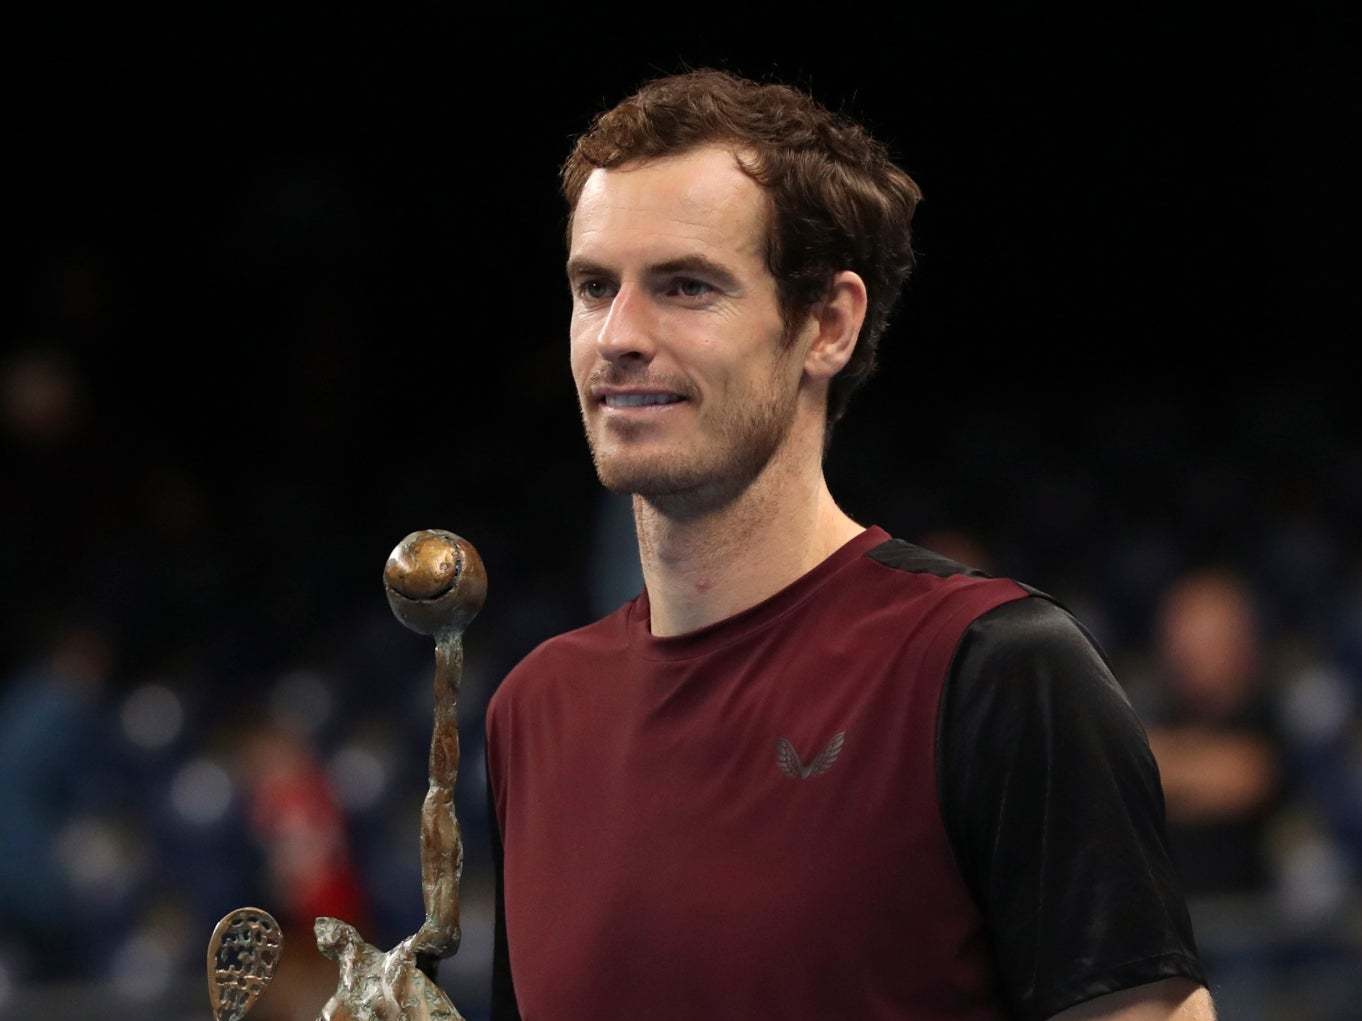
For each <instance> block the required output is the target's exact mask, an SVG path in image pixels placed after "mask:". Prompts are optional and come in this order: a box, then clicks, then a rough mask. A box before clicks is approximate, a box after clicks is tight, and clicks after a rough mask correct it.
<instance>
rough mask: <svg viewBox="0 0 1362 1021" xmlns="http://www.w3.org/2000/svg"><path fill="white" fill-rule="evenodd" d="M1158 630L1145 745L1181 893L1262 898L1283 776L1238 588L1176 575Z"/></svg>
mask: <svg viewBox="0 0 1362 1021" xmlns="http://www.w3.org/2000/svg"><path fill="white" fill-rule="evenodd" d="M1158 628H1159V632H1158V643H1159V661H1160V676H1161V679H1162V682H1163V684H1162V687H1161V689H1160V691H1159V693H1158V694H1159V696H1160V697H1159V698H1158V700H1157V701H1156V702H1155V704H1154V705H1153V706H1152V707H1151V708H1152V712H1149V713H1147V719H1148V723H1149V742H1150V745H1151V746H1152V747H1153V750H1154V755H1155V758H1156V759H1157V760H1158V763H1159V769H1160V772H1161V773H1162V776H1163V787H1164V796H1165V798H1166V800H1167V806H1168V826H1169V839H1170V841H1171V842H1172V845H1173V852H1174V855H1175V857H1176V858H1177V861H1178V864H1179V867H1180V868H1181V869H1182V873H1183V881H1184V882H1185V884H1186V887H1187V892H1188V894H1189V895H1191V896H1196V895H1198V894H1205V893H1263V892H1266V890H1267V889H1268V886H1269V883H1270V873H1269V867H1268V864H1267V858H1266V847H1267V824H1268V821H1269V819H1270V817H1271V814H1272V810H1273V808H1274V806H1275V805H1276V803H1277V796H1278V795H1279V793H1280V791H1281V785H1282V779H1283V774H1282V763H1281V753H1280V750H1279V747H1278V743H1277V739H1276V736H1275V735H1274V731H1273V719H1272V714H1271V708H1270V704H1269V702H1268V699H1267V692H1266V690H1265V688H1264V684H1263V677H1262V662H1261V660H1262V652H1261V642H1260V638H1259V633H1258V621H1257V618H1256V614H1255V610H1254V607H1253V604H1252V600H1251V597H1250V595H1249V592H1248V589H1247V587H1246V586H1245V585H1244V583H1243V582H1241V581H1240V580H1238V579H1237V578H1236V577H1234V576H1233V575H1231V574H1228V573H1224V572H1219V571H1200V572H1196V573H1193V574H1190V575H1186V576H1184V577H1183V578H1181V579H1179V580H1178V581H1177V582H1176V583H1175V584H1174V585H1173V587H1172V588H1171V589H1170V590H1169V592H1168V593H1167V594H1166V595H1165V596H1164V599H1163V601H1162V605H1161V607H1160V611H1159V621H1158Z"/></svg>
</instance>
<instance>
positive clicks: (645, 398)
mask: <svg viewBox="0 0 1362 1021" xmlns="http://www.w3.org/2000/svg"><path fill="white" fill-rule="evenodd" d="M683 400H685V398H684V397H682V396H681V395H680V394H673V393H624V394H606V395H605V396H604V397H603V398H602V399H601V403H602V404H604V405H605V406H606V407H607V408H646V407H650V406H652V405H656V404H679V403H680V402H681V401H683Z"/></svg>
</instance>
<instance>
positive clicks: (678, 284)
mask: <svg viewBox="0 0 1362 1021" xmlns="http://www.w3.org/2000/svg"><path fill="white" fill-rule="evenodd" d="M713 290H714V288H713V287H711V286H710V285H709V284H707V283H705V282H704V281H703V280H696V279H695V278H694V277H677V278H676V279H675V280H673V281H672V284H671V288H670V289H669V290H668V292H667V293H669V294H677V295H680V296H681V297H683V298H703V297H704V296H705V295H707V294H710V293H712V292H713Z"/></svg>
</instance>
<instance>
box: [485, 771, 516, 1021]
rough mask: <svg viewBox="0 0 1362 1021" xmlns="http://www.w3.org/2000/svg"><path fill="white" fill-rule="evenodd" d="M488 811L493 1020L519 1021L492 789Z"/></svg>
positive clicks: (501, 858) (502, 854)
mask: <svg viewBox="0 0 1362 1021" xmlns="http://www.w3.org/2000/svg"><path fill="white" fill-rule="evenodd" d="M484 754H485V752H484ZM490 766H491V764H490V762H489V763H488V767H489V768H488V770H487V775H488V776H489V777H490V776H491V775H492V773H491V768H490ZM489 786H490V784H489ZM487 812H488V814H489V815H490V816H491V819H490V820H489V821H490V823H491V825H490V826H489V827H488V830H489V832H490V833H491V837H492V867H493V869H494V870H495V872H496V911H497V919H496V928H495V936H494V937H493V939H494V942H493V944H492V1021H520V1006H519V1005H518V1004H517V1003H516V999H515V984H514V983H513V982H512V981H511V953H510V948H509V946H508V945H507V943H506V897H505V894H504V892H503V890H502V880H503V874H504V871H505V867H504V859H505V855H504V853H503V851H502V847H501V825H500V824H499V823H498V822H497V806H496V800H495V799H494V798H493V796H492V792H491V790H490V789H489V790H488V792H487Z"/></svg>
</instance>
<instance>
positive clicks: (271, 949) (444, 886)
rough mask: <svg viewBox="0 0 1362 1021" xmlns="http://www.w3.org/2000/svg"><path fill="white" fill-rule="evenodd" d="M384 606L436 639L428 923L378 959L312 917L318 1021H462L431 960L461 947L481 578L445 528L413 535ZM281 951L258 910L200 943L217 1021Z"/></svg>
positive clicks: (340, 927)
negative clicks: (462, 735)
mask: <svg viewBox="0 0 1362 1021" xmlns="http://www.w3.org/2000/svg"><path fill="white" fill-rule="evenodd" d="M383 586H384V589H385V590H386V592H387V595H388V605H389V606H391V607H392V611H393V613H394V614H395V615H396V616H397V619H398V620H400V621H401V622H402V623H403V624H405V625H406V626H407V627H409V628H411V629H412V630H413V631H416V632H418V633H420V634H423V635H431V636H432V637H434V639H435V726H434V731H433V732H432V734H431V738H430V786H429V788H428V789H427V791H426V800H425V803H424V804H423V805H422V807H421V893H422V897H423V899H424V901H425V908H426V920H425V922H424V923H423V924H422V926H421V928H420V929H418V930H417V931H416V932H415V933H414V934H413V935H411V936H408V937H407V938H406V939H404V940H403V941H402V942H401V943H399V944H398V945H397V946H395V947H393V949H391V950H389V951H388V952H387V953H384V952H382V951H380V950H378V949H377V948H375V947H373V946H371V945H370V944H368V943H366V942H365V941H364V939H363V938H362V937H361V936H360V934H359V933H358V932H357V931H356V930H355V929H354V927H353V926H351V925H348V924H347V923H345V922H342V921H341V920H340V919H337V918H318V919H317V923H316V936H317V949H318V950H320V951H321V952H322V953H323V954H324V955H326V956H327V957H329V958H331V959H332V960H334V961H335V962H336V963H337V964H338V965H339V969H340V980H339V982H338V984H337V986H336V992H335V995H334V996H332V997H331V999H330V1000H328V1001H327V1002H326V1005H325V1006H324V1007H323V1008H322V1011H321V1014H320V1015H319V1016H318V1021H463V1018H462V1015H460V1014H459V1012H458V1011H457V1010H455V1009H454V1005H453V1004H452V1003H450V1002H449V998H448V997H447V996H446V995H445V993H444V991H443V990H442V989H441V988H440V987H439V985H437V984H436V981H435V969H436V965H437V964H438V962H439V961H440V960H442V959H443V958H446V957H450V956H452V955H453V954H454V953H455V951H457V950H458V949H459V937H460V932H459V879H460V876H461V875H462V874H463V839H462V837H461V836H460V834H459V823H458V819H457V818H456V817H455V814H454V781H455V780H456V779H457V777H458V773H459V730H458V721H457V711H458V702H459V681H460V678H461V677H462V674H463V631H464V628H466V627H467V626H468V624H469V622H470V621H472V619H473V618H474V617H475V616H477V613H478V611H479V610H480V609H481V608H482V602H483V598H484V597H485V596H486V594H487V573H486V571H485V570H484V569H483V566H482V559H481V558H480V557H479V556H478V551H477V550H475V549H474V548H473V546H472V544H471V543H469V542H468V541H467V540H465V539H461V538H460V537H459V536H457V535H455V534H454V533H452V532H446V531H442V530H440V529H430V530H427V531H423V532H412V533H411V534H410V535H408V536H407V537H406V538H405V539H403V540H402V541H401V542H400V543H398V544H397V547H396V548H395V549H394V550H393V551H392V554H391V555H390V556H389V557H388V563H387V566H386V567H385V568H384V570H383ZM282 944H283V938H282V934H281V932H280V928H279V923H278V922H276V921H275V920H274V919H273V918H272V917H271V916H270V914H269V913H268V912H266V911H262V910H261V909H259V908H238V909H237V910H236V911H233V912H231V913H230V914H228V915H227V916H226V917H225V918H223V919H222V921H220V922H219V923H218V924H217V927H216V928H215V929H214V930H213V936H212V939H211V940H210V941H209V944H208V995H209V998H210V999H211V1001H212V1005H213V1015H214V1017H215V1018H216V1019H217V1021H241V1019H242V1018H243V1017H245V1015H246V1012H247V1011H248V1010H250V1009H251V1006H252V1005H253V1004H254V1003H255V1001H256V999H257V998H258V997H259V996H260V993H261V992H262V991H263V990H264V988H265V986H267V985H268V984H269V982H270V979H271V978H272V977H273V976H274V971H275V968H276V967H277V965H278V962H279V955H280V952H281V948H282Z"/></svg>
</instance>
